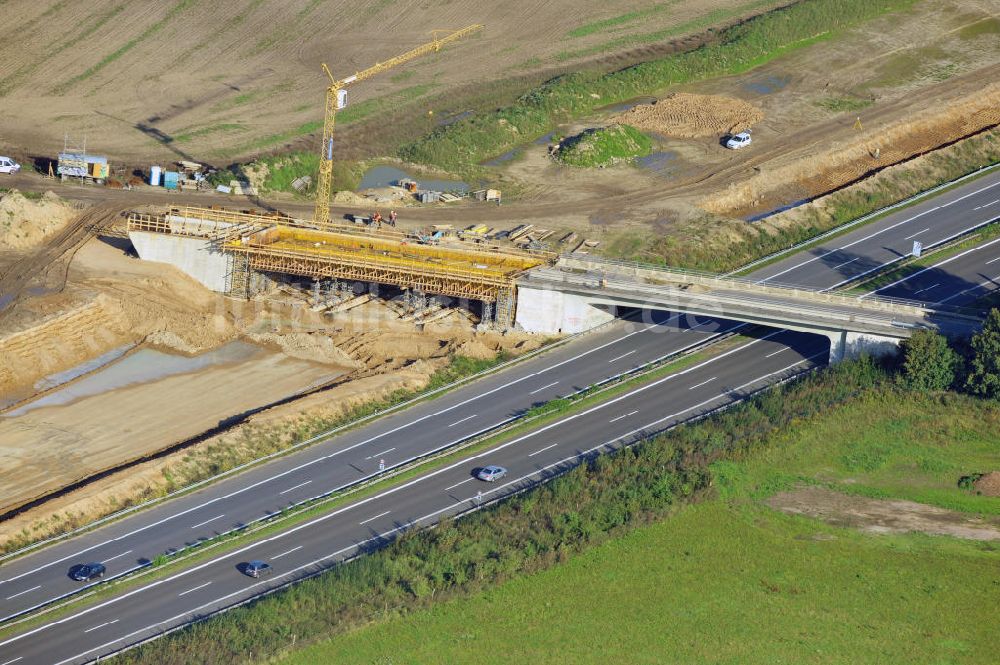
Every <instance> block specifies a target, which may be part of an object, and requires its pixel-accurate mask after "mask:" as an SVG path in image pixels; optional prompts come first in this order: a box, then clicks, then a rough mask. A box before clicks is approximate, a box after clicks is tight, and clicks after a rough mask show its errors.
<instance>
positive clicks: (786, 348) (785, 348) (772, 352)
mask: <svg viewBox="0 0 1000 665" xmlns="http://www.w3.org/2000/svg"><path fill="white" fill-rule="evenodd" d="M791 348H792V347H790V346H785V347H782V348H780V349H778V350H777V351H771V353H769V354H767V355H766V356H764V357H765V358H770V357H771V356H776V355H778V354H779V353H784V352H785V351H788V350H790V349H791Z"/></svg>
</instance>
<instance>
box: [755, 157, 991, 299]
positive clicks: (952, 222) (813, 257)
mask: <svg viewBox="0 0 1000 665" xmlns="http://www.w3.org/2000/svg"><path fill="white" fill-rule="evenodd" d="M997 219H1000V169H997V170H994V171H993V172H991V173H989V174H987V175H985V176H983V177H980V178H975V179H973V180H970V181H968V182H966V183H964V184H962V185H960V186H958V187H955V188H953V189H951V190H948V191H946V192H943V193H941V194H939V195H937V196H931V197H928V198H926V199H924V200H922V201H921V202H919V203H916V204H914V205H912V206H909V207H907V208H903V209H901V210H899V211H897V212H894V213H892V214H890V215H886V216H885V217H883V218H882V219H879V220H878V221H876V222H873V223H871V224H864V225H861V226H860V227H859V228H858V229H856V230H854V231H851V232H849V233H845V234H844V235H841V236H837V237H835V238H832V239H831V240H830V241H829V242H826V243H822V244H820V245H817V246H816V247H811V248H809V249H808V250H805V251H802V252H797V253H795V254H792V255H790V256H789V257H788V258H786V259H784V260H782V261H778V262H776V263H772V264H771V265H769V266H767V267H765V268H762V269H760V270H758V271H756V272H755V273H753V275H752V276H753V277H754V278H756V279H757V280H758V281H760V282H762V283H771V284H794V285H796V286H806V287H812V288H817V289H833V288H836V287H838V286H840V285H842V284H846V283H847V282H850V281H852V280H855V279H858V278H859V277H860V276H862V275H866V274H869V273H872V272H874V271H876V270H878V269H879V268H882V267H884V266H886V265H888V264H891V263H894V262H896V261H899V260H901V259H903V258H906V257H907V256H910V254H911V253H912V251H913V242H914V241H915V240H917V241H920V242H921V243H922V244H923V246H924V247H930V246H931V245H935V244H938V243H940V242H943V241H945V240H948V239H951V238H953V237H956V236H959V235H961V234H963V233H965V232H967V231H969V230H971V229H974V228H977V227H979V226H982V225H983V224H987V223H989V222H991V221H994V220H997ZM880 295H890V294H888V293H884V294H883V293H882V292H880Z"/></svg>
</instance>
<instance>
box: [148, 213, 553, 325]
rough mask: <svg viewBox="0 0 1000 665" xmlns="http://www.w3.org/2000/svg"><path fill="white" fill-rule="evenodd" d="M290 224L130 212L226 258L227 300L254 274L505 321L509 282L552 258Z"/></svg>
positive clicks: (509, 314)
mask: <svg viewBox="0 0 1000 665" xmlns="http://www.w3.org/2000/svg"><path fill="white" fill-rule="evenodd" d="M309 226H310V223H309V222H306V221H304V220H295V219H291V218H276V217H275V216H273V215H262V214H256V213H251V212H244V213H239V212H234V211H229V210H218V209H207V208H191V207H188V208H173V209H171V210H169V211H168V212H167V213H166V214H164V215H148V214H140V213H133V214H132V215H131V216H130V217H129V228H130V230H143V231H152V232H157V233H168V234H172V235H183V236H189V237H190V236H194V237H200V238H205V239H206V240H208V241H210V242H212V243H213V244H214V246H215V248H216V249H217V250H218V251H221V252H223V253H225V254H227V255H228V256H229V257H230V260H229V265H230V266H231V268H230V270H229V274H228V277H227V282H228V288H227V291H228V293H229V294H230V295H233V296H235V297H249V295H250V293H251V288H250V280H251V278H252V276H253V275H254V274H257V273H278V274H285V275H295V276H301V277H310V278H313V279H335V280H343V281H359V282H369V283H375V284H384V285H391V286H395V287H398V288H400V289H403V290H411V291H414V292H419V293H424V294H428V295H442V296H448V297H451V298H456V299H460V300H478V301H482V302H483V310H484V319H489V318H491V316H490V315H491V314H492V318H493V320H494V321H495V323H496V325H497V326H499V327H507V326H509V325H511V324H512V323H513V319H514V307H515V298H516V291H515V280H516V279H517V277H518V276H519V275H521V274H522V273H524V271H526V270H528V269H530V268H534V267H536V266H539V265H543V264H547V263H552V262H554V261H555V259H556V256H555V255H554V254H551V253H547V252H537V251H526V250H519V249H515V248H509V247H504V246H499V245H476V246H475V247H466V246H462V244H463V243H462V241H458V240H453V241H451V242H448V240H447V239H445V240H444V241H439V242H437V243H431V242H428V241H427V240H426V239H425V238H421V237H420V236H419V235H416V234H407V233H403V232H399V231H396V230H394V229H384V230H375V229H371V228H358V227H352V226H349V225H346V224H345V225H338V226H334V227H332V228H324V229H323V230H319V229H315V228H309Z"/></svg>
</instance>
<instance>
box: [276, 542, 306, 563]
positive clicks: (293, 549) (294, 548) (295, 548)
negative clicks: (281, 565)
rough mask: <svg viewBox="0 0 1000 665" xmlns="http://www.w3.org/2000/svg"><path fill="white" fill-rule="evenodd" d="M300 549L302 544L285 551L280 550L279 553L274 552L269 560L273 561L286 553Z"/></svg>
mask: <svg viewBox="0 0 1000 665" xmlns="http://www.w3.org/2000/svg"><path fill="white" fill-rule="evenodd" d="M300 549H302V545H299V546H298V547H293V548H292V549H290V550H286V551H284V552H282V553H281V554H275V555H274V556H272V557H271V561H274V560H275V559H280V558H281V557H283V556H285V555H286V554H291V553H292V552H296V551H298V550H300Z"/></svg>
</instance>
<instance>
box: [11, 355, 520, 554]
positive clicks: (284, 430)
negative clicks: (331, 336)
mask: <svg viewBox="0 0 1000 665" xmlns="http://www.w3.org/2000/svg"><path fill="white" fill-rule="evenodd" d="M509 359H510V356H509V355H507V354H505V353H501V354H498V355H497V356H496V357H495V358H491V359H484V360H479V359H474V358H468V357H465V356H453V357H452V358H451V359H450V361H449V363H448V365H447V366H445V367H443V368H442V369H440V370H438V371H436V372H434V374H432V375H431V377H430V379H429V380H428V382H427V385H426V386H424V387H423V388H422V389H419V390H406V389H400V390H396V391H394V392H392V393H391V394H389V395H387V396H385V397H383V398H381V399H373V400H369V401H367V402H364V403H362V404H359V405H357V406H354V407H351V408H348V409H345V410H343V411H342V412H340V413H339V414H337V415H336V416H332V417H331V416H324V417H319V416H309V415H307V414H303V415H301V416H300V417H299V418H298V419H297V420H296V421H295V422H292V423H288V422H278V423H254V422H250V423H247V424H245V425H243V426H242V427H240V428H238V429H236V430H235V431H233V432H232V433H226V434H223V435H222V436H220V437H219V438H217V439H216V440H215V441H214V442H212V443H211V444H209V445H206V446H201V447H194V448H192V449H191V450H190V452H188V453H187V454H186V455H184V456H183V457H182V458H181V459H180V460H179V461H177V462H176V463H173V464H169V465H168V466H166V467H165V468H164V469H163V472H162V473H163V481H162V482H159V483H149V484H146V485H144V486H142V487H141V488H137V489H136V490H135V492H134V493H132V494H130V495H127V496H118V497H115V498H113V499H112V500H111V501H110V502H109V503H107V504H104V505H102V506H100V507H92V508H91V509H90V510H88V512H78V511H73V510H67V511H64V512H60V513H56V514H54V515H52V516H51V517H49V518H47V519H45V520H40V521H38V522H36V523H34V524H32V525H31V527H30V528H28V527H25V529H23V530H22V531H21V532H20V533H19V534H18V535H17V536H15V537H13V538H10V539H8V540H7V541H5V542H4V543H3V544H2V545H0V553H3V552H13V551H16V550H18V549H20V548H22V547H25V546H27V545H30V544H31V543H34V542H37V541H39V540H42V539H45V538H51V537H53V536H56V535H59V534H62V533H66V532H69V531H72V530H74V529H77V528H80V527H82V526H84V525H86V524H89V523H91V522H93V521H94V520H96V519H100V518H101V517H105V516H107V515H110V514H113V513H115V512H118V511H120V510H123V509H125V508H128V507H130V506H135V505H138V504H140V503H144V502H146V501H149V500H152V499H155V498H158V497H162V496H165V495H167V494H169V493H171V492H176V491H178V490H182V489H183V488H185V487H189V486H191V485H193V484H195V483H197V482H199V481H202V480H205V479H206V478H211V477H212V476H216V475H218V474H220V473H224V472H226V471H228V470H230V469H234V468H236V467H238V466H241V465H243V464H247V463H249V462H252V461H253V460H256V459H259V458H261V457H264V456H266V455H271V454H274V453H280V452H281V451H284V450H288V449H290V448H292V447H293V446H295V445H296V444H298V443H300V442H303V441H307V440H309V439H311V438H313V437H314V436H316V435H318V434H321V433H323V432H326V431H328V430H331V429H334V428H337V427H342V426H345V425H349V424H350V423H353V422H356V421H358V420H360V419H362V418H365V417H366V416H370V415H372V414H375V413H378V412H380V411H384V410H386V409H389V408H392V407H393V406H395V405H397V404H401V403H403V402H407V401H409V400H412V399H416V398H419V397H420V395H421V394H424V393H427V392H430V391H433V390H436V389H438V388H441V387H443V386H447V385H448V384H450V383H453V382H455V381H458V380H460V379H462V378H465V377H468V376H472V375H474V374H478V373H479V372H483V371H486V370H488V369H490V368H492V367H495V366H496V365H499V364H501V363H502V362H505V361H507V360H509Z"/></svg>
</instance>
